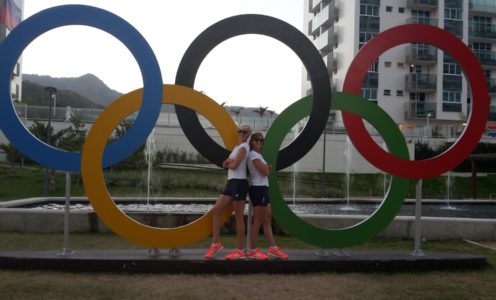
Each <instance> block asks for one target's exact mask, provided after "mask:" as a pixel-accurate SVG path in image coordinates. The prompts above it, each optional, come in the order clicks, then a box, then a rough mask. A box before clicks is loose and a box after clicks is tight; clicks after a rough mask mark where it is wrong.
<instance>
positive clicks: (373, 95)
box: [362, 88, 377, 101]
mask: <svg viewBox="0 0 496 300" xmlns="http://www.w3.org/2000/svg"><path fill="white" fill-rule="evenodd" d="M362 97H363V98H365V99H369V100H370V101H377V89H368V88H364V89H362Z"/></svg>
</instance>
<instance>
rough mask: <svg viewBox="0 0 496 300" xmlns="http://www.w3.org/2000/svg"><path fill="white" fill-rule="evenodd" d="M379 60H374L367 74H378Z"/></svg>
mask: <svg viewBox="0 0 496 300" xmlns="http://www.w3.org/2000/svg"><path fill="white" fill-rule="evenodd" d="M378 69H379V60H376V61H375V62H374V63H373V64H372V65H371V66H370V68H369V70H368V72H369V73H378V72H379V70H378Z"/></svg>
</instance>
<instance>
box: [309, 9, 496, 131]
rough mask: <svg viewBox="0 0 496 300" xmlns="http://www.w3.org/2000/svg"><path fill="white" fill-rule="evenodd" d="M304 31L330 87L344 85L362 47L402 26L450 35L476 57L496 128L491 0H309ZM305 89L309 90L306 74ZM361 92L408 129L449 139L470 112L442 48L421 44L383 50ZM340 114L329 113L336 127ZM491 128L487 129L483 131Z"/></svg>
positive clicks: (463, 85) (495, 20) (465, 90)
mask: <svg viewBox="0 0 496 300" xmlns="http://www.w3.org/2000/svg"><path fill="white" fill-rule="evenodd" d="M304 9H305V13H304V20H305V21H304V30H305V32H306V33H307V34H308V36H309V38H310V39H312V40H313V41H314V44H315V46H316V47H317V48H318V50H319V51H320V53H321V55H322V57H323V59H324V61H325V63H326V64H327V68H328V70H329V74H330V75H331V78H332V79H331V80H332V82H331V83H332V87H333V88H334V89H337V90H341V89H342V86H343V81H344V78H345V75H346V72H347V70H348V67H349V65H350V63H351V61H352V60H353V58H354V57H355V55H356V54H357V53H358V51H359V50H360V48H361V47H362V46H363V45H364V44H365V43H367V42H368V41H369V40H370V39H372V38H373V37H374V36H376V35H377V34H379V33H380V32H382V31H384V30H386V29H389V28H391V27H394V26H398V25H402V24H412V23H421V24H430V25H432V26H438V27H440V28H444V29H445V30H447V31H449V32H451V33H452V34H454V35H455V36H457V37H458V38H459V39H460V40H462V41H463V42H464V43H465V44H466V45H468V47H470V49H472V51H473V52H474V54H475V55H476V56H477V58H478V59H479V61H480V63H481V66H482V68H483V70H484V73H485V75H486V78H487V83H488V86H489V92H490V98H491V108H490V115H489V121H488V125H487V127H488V129H491V128H492V129H495V128H496V122H495V121H496V109H495V108H496V1H494V0H306V1H305V8H304ZM304 74H305V76H304V80H303V88H302V94H303V95H307V94H310V93H311V86H310V83H309V81H308V80H307V79H308V78H307V77H308V75H306V72H305V71H304ZM362 96H363V97H365V98H367V99H369V100H370V101H374V102H376V103H377V104H378V105H379V106H380V107H381V108H383V109H384V110H385V111H386V112H387V113H388V114H389V115H390V116H391V117H392V118H393V119H394V120H395V121H396V122H397V123H398V124H399V126H400V128H401V129H402V130H403V131H405V132H408V131H410V132H411V131H415V130H416V131H420V132H423V133H426V132H428V135H429V136H439V137H447V138H449V137H454V136H456V135H457V134H459V133H460V132H461V131H462V130H463V128H464V126H465V125H466V124H465V122H466V120H467V116H468V115H469V114H470V107H471V92H470V85H469V84H468V83H467V80H466V78H465V76H464V75H463V72H462V70H461V68H460V66H459V64H458V63H457V62H456V61H454V60H453V59H452V58H451V57H450V56H449V55H448V54H447V53H444V52H443V51H440V50H437V48H436V47H433V46H430V45H424V44H420V43H411V44H405V45H400V46H397V47H394V48H392V49H390V50H388V51H387V52H386V53H384V54H383V55H381V57H379V58H378V59H377V60H376V62H375V63H374V64H373V65H372V66H370V69H369V71H368V74H367V76H366V79H365V81H364V83H363V86H362ZM340 121H341V114H340V113H337V112H331V117H330V122H331V123H334V126H339V124H340ZM488 132H489V131H488Z"/></svg>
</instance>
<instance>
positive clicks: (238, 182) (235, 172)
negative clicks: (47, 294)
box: [204, 125, 251, 260]
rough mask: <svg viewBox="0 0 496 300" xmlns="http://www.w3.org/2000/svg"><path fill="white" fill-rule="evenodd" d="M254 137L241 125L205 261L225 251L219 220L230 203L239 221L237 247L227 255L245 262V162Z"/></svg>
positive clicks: (226, 163) (227, 163)
mask: <svg viewBox="0 0 496 300" xmlns="http://www.w3.org/2000/svg"><path fill="white" fill-rule="evenodd" d="M250 135H251V128H250V126H249V125H240V126H239V128H238V145H236V146H235V147H234V149H233V150H232V152H231V154H230V155H229V157H228V158H227V159H226V160H224V162H223V163H222V167H223V168H226V169H227V170H228V171H227V184H226V186H225V188H224V191H223V192H222V193H221V194H220V196H219V198H218V199H217V201H216V202H215V205H214V207H213V208H212V212H213V225H212V244H211V245H210V247H209V248H208V250H207V252H206V253H205V255H204V258H205V259H213V258H214V257H215V254H216V253H217V252H219V251H220V250H222V249H223V246H222V244H221V243H220V242H219V238H220V225H221V224H220V216H221V213H222V211H223V210H224V208H226V206H227V205H229V204H230V203H231V202H232V203H233V207H234V217H235V220H236V235H237V243H238V247H237V249H235V250H234V251H232V252H231V253H229V254H227V255H226V256H225V258H226V259H227V260H236V259H245V258H246V254H245V244H244V235H245V221H244V210H245V201H246V195H247V194H248V180H247V179H246V159H247V157H248V152H249V151H250V147H249V145H248V143H247V141H248V138H249V137H250Z"/></svg>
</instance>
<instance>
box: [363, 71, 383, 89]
mask: <svg viewBox="0 0 496 300" xmlns="http://www.w3.org/2000/svg"><path fill="white" fill-rule="evenodd" d="M378 86H379V73H375V72H368V73H367V75H365V79H364V80H363V84H362V88H377V87H378Z"/></svg>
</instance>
